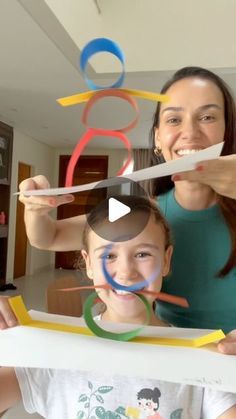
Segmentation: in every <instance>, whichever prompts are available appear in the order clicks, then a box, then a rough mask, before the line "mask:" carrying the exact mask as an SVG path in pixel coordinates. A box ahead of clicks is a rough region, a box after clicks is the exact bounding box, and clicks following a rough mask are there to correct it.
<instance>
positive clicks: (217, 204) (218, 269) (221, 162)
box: [20, 67, 236, 354]
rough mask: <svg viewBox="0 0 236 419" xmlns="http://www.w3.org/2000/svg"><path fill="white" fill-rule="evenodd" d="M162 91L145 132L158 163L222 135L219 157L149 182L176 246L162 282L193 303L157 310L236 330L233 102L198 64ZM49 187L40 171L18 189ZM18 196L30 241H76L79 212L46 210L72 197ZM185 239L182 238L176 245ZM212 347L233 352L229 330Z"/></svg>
mask: <svg viewBox="0 0 236 419" xmlns="http://www.w3.org/2000/svg"><path fill="white" fill-rule="evenodd" d="M162 92H163V93H164V92H165V93H167V94H168V95H169V96H170V101H169V102H168V103H166V104H158V105H157V111H156V113H155V117H154V124H153V128H152V139H153V146H154V151H155V153H157V154H158V161H159V160H161V162H162V161H163V157H164V159H165V160H172V159H176V158H181V156H183V155H186V154H189V153H192V152H194V151H197V150H199V149H204V148H207V147H209V146H210V145H213V144H216V143H218V142H221V141H222V140H224V142H225V144H224V148H223V152H222V155H223V156H222V157H220V158H218V159H215V160H212V161H210V162H203V164H201V165H198V166H197V168H196V170H195V171H193V172H189V173H183V174H180V175H176V176H175V177H172V181H171V179H169V178H168V179H163V180H162V179H157V180H156V182H155V184H154V187H153V193H155V194H156V195H158V201H159V202H160V207H161V208H162V210H163V211H164V213H165V215H166V217H167V218H168V220H169V223H170V224H171V225H172V228H173V230H174V242H175V249H176V250H175V253H174V260H173V264H172V275H171V276H170V279H169V280H167V282H166V285H165V289H168V292H171V293H177V294H180V295H182V294H184V296H185V297H186V298H188V299H190V304H191V310H192V312H191V316H190V315H189V314H188V313H187V312H183V311H182V312H180V311H176V310H173V312H171V311H170V310H171V307H169V308H168V306H167V305H165V307H164V306H162V307H160V306H159V313H160V315H167V316H168V317H171V318H172V322H173V321H174V323H175V324H178V325H179V326H181V325H182V326H183V325H186V324H188V325H189V326H191V325H195V324H197V327H201V326H202V327H209V325H217V327H223V328H225V330H227V331H228V330H231V329H236V309H235V308H234V306H236V303H235V305H234V299H235V297H234V296H235V291H236V279H235V278H234V276H235V275H236V270H235V263H236V262H235V261H236V256H235V254H236V249H235V246H236V244H235V243H236V222H235V219H236V217H235V216H234V214H236V204H235V201H234V199H235V198H236V187H235V186H236V170H235V168H236V155H233V154H235V153H236V141H235V105H234V101H233V99H232V96H231V94H230V92H229V90H228V88H227V87H226V85H225V83H224V82H223V81H222V80H221V79H220V78H219V77H217V76H216V75H215V74H214V73H212V72H210V71H208V70H204V69H201V68H198V67H196V68H195V67H194V68H191V67H190V68H185V69H182V70H179V71H178V72H177V73H176V74H175V75H174V76H173V78H172V79H171V80H170V81H169V82H168V83H167V84H166V85H165V87H164V88H163V90H162ZM160 154H161V158H159V157H160ZM224 156H226V157H224ZM48 186H49V185H48V182H47V180H46V179H45V178H44V177H43V176H36V177H35V178H33V179H27V180H25V181H23V182H22V183H21V185H20V190H21V192H23V191H24V190H26V189H33V188H47V187H48ZM170 189H171V191H170V192H166V191H168V190H170ZM20 200H21V202H23V203H24V204H25V221H26V228H27V234H28V237H29V240H30V242H31V244H32V245H34V246H36V247H39V248H41V249H48V250H54V251H58V250H74V249H78V248H81V238H79V237H78V224H79V225H81V231H82V227H83V225H84V222H85V217H84V216H78V217H74V218H71V219H68V220H61V221H54V220H52V219H51V218H50V217H49V215H48V213H49V211H50V210H51V209H52V208H54V207H57V206H58V205H61V204H63V203H66V202H69V201H71V200H73V197H72V196H70V195H68V196H60V197H36V196H35V197H33V196H32V197H29V198H26V197H24V195H23V193H22V194H21V196H20ZM165 207H166V209H165ZM194 213H195V216H196V217H198V216H199V217H200V219H199V220H198V221H197V220H196V219H194V217H193V216H194ZM191 217H193V219H192V218H191ZM205 218H208V220H209V222H210V221H211V220H212V218H214V220H215V224H213V225H212V224H211V225H210V224H209V223H208V222H206V219H205ZM193 221H194V226H195V227H194V229H193V230H191V234H190V236H189V235H188V236H187V235H186V234H187V233H189V231H190V227H191V229H192V228H193ZM75 226H76V229H75ZM208 228H209V230H208ZM181 229H182V230H181ZM204 229H205V231H206V232H207V234H206V236H204V238H203V236H201V235H197V233H198V232H202V231H203V230H204ZM214 229H216V230H217V231H216V234H215V235H214V237H212V238H211V237H210V239H211V240H210V241H209V240H208V241H207V243H208V247H206V246H205V247H204V251H203V252H202V251H201V244H204V245H205V242H204V240H206V237H208V238H209V236H210V235H211V234H212V232H213V233H215V232H214ZM192 231H193V232H192ZM208 231H209V234H208ZM175 234H176V236H175ZM185 238H187V240H188V241H187V242H186V245H185V247H182V242H183V240H185ZM222 238H223V242H222ZM196 244H197V248H196V250H194V252H193V251H192V249H193V246H195V245H196ZM178 261H179V262H178ZM180 264H182V265H180ZM179 265H180V266H179ZM176 278H177V279H176ZM191 278H193V280H191ZM178 287H180V288H179V289H178ZM219 296H220V299H219ZM219 305H220V309H219V307H218V306H219ZM216 308H217V310H216ZM226 309H227V310H228V311H227V313H226V319H225V311H226ZM198 320H199V321H198ZM195 322H196V323H195ZM219 350H221V351H222V352H227V353H234V354H236V331H235V332H233V333H231V334H230V335H228V337H227V340H226V341H224V343H223V342H222V343H221V344H219Z"/></svg>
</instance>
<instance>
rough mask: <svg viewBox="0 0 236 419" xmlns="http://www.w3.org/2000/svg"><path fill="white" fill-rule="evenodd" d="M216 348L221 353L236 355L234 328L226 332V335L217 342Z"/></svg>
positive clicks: (235, 332)
mask: <svg viewBox="0 0 236 419" xmlns="http://www.w3.org/2000/svg"><path fill="white" fill-rule="evenodd" d="M218 350H219V351H220V352H222V353H223V354H228V355H236V329H235V330H232V332H230V333H228V334H227V335H226V337H225V338H224V339H222V340H221V341H220V342H219V343H218Z"/></svg>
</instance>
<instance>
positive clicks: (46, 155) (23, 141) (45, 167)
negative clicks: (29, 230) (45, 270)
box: [7, 130, 55, 281]
mask: <svg viewBox="0 0 236 419" xmlns="http://www.w3.org/2000/svg"><path fill="white" fill-rule="evenodd" d="M54 153H55V150H54V149H53V148H51V147H49V146H47V145H45V144H43V143H40V142H39V141H36V140H34V139H33V138H31V137H28V136H26V135H24V134H21V133H20V132H18V131H16V130H14V139H13V154H12V174H11V200H10V217H9V237H8V257H7V280H8V281H11V280H12V278H13V270H14V252H15V226H16V205H17V197H16V196H13V193H14V192H16V191H17V190H18V185H17V182H18V162H22V163H26V164H28V165H30V166H32V167H33V174H44V175H45V176H47V178H48V179H49V180H50V181H51V183H52V184H53V183H54V161H55V160H54ZM28 250H29V252H31V253H30V266H29V272H27V273H29V274H33V273H34V272H36V271H37V270H39V269H41V268H42V267H44V266H48V265H51V264H53V257H54V254H53V253H52V252H47V251H42V250H38V249H35V248H33V247H31V246H28Z"/></svg>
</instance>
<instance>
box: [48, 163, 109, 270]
mask: <svg viewBox="0 0 236 419" xmlns="http://www.w3.org/2000/svg"><path fill="white" fill-rule="evenodd" d="M69 160H70V156H60V161H59V186H64V185H65V177H66V169H67V166H68V163H69ZM107 172H108V156H81V157H80V159H79V162H78V164H77V166H76V168H75V171H74V182H73V184H74V185H82V184H84V183H90V182H96V181H99V180H103V179H106V178H107ZM74 196H75V200H74V201H73V202H71V203H69V204H66V205H61V206H60V207H58V210H57V219H58V220H62V219H64V218H69V217H74V216H76V215H81V214H85V213H86V212H88V211H90V210H91V209H92V208H93V207H94V206H95V205H97V204H98V203H99V202H100V201H102V200H103V199H104V198H106V190H105V189H100V190H97V191H96V193H95V194H94V193H93V194H91V191H84V192H80V193H76V194H75V195H74ZM77 257H78V252H56V258H55V267H56V268H63V269H74V264H75V261H76V259H77Z"/></svg>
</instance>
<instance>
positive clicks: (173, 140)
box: [151, 67, 236, 332]
mask: <svg viewBox="0 0 236 419" xmlns="http://www.w3.org/2000/svg"><path fill="white" fill-rule="evenodd" d="M162 93H167V94H168V95H169V96H170V100H169V101H168V103H166V104H158V106H157V109H156V113H155V116H154V122H153V127H152V130H151V137H152V141H153V150H154V153H156V154H157V158H159V159H160V158H162V157H164V159H165V160H166V161H168V160H173V159H177V158H181V157H182V156H184V155H188V154H190V153H194V152H196V151H198V150H201V149H204V148H207V147H209V146H211V145H213V144H216V143H219V142H221V141H222V140H224V147H223V152H222V154H223V155H229V154H232V153H233V152H235V150H236V138H235V107H234V102H233V100H232V97H231V96H230V93H229V91H228V89H227V87H226V86H225V85H224V84H223V82H222V81H221V79H219V78H218V77H217V76H216V75H214V74H213V73H211V72H209V71H207V70H204V69H199V68H194V67H193V68H184V69H182V70H179V71H178V72H177V73H176V74H175V75H174V76H173V78H172V79H171V80H170V81H169V82H168V83H167V84H166V85H165V86H164V87H163V89H162ZM156 154H154V156H155V157H156ZM204 166H205V164H200V165H198V167H197V171H199V172H200V173H204V171H205V170H204ZM215 178H217V173H215ZM185 179H186V178H185V177H184V176H182V175H176V176H173V177H172V180H171V178H170V177H167V178H164V179H163V178H160V179H155V181H154V182H153V188H152V193H153V195H156V196H157V197H158V202H159V206H160V207H161V209H162V211H163V212H164V215H165V216H166V217H167V220H168V221H169V223H170V225H171V227H172V231H173V235H174V238H175V251H174V259H173V265H172V275H171V276H170V277H169V279H168V280H167V281H165V282H164V285H163V287H164V291H166V292H172V293H173V294H175V293H177V294H179V295H184V296H185V297H186V296H187V298H188V300H189V303H190V310H188V311H186V310H184V309H179V308H177V307H176V308H173V307H170V306H169V305H168V304H161V305H159V309H158V313H159V315H161V316H162V317H163V318H165V319H166V320H167V321H169V322H170V323H171V324H174V325H176V326H180V325H181V326H185V327H200V328H201V327H202V328H209V329H215V328H217V327H219V325H220V327H222V328H223V329H224V331H226V332H229V331H230V330H232V329H235V328H236V304H235V299H234V295H235V294H236V281H235V276H236V269H235V267H236V217H235V215H236V202H235V201H234V200H233V199H230V198H228V197H224V196H221V195H220V194H219V193H217V192H216V191H215V190H214V189H213V188H212V187H211V186H209V185H208V184H204V180H203V181H202V179H199V180H198V181H193V180H192V181H191V182H189V181H188V180H185Z"/></svg>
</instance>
